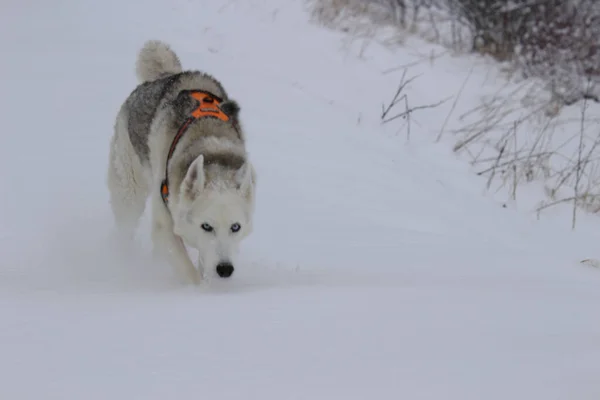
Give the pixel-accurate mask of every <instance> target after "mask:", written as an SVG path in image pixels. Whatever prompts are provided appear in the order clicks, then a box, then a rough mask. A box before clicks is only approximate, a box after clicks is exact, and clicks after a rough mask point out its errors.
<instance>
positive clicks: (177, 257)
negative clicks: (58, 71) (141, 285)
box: [107, 44, 256, 284]
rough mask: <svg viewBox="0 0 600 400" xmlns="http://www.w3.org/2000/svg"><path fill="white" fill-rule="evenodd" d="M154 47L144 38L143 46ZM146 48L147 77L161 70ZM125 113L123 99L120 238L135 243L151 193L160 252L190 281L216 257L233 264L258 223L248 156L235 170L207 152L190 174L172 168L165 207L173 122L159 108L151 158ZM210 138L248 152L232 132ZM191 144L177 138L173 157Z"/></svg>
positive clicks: (116, 153)
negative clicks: (211, 160)
mask: <svg viewBox="0 0 600 400" xmlns="http://www.w3.org/2000/svg"><path fill="white" fill-rule="evenodd" d="M150 47H151V46H150ZM150 47H148V46H145V47H144V49H147V48H150ZM157 49H158V50H157ZM161 49H162V50H161ZM163 50H164V47H162V46H161V45H156V44H155V45H154V50H153V51H154V54H155V56H156V55H157V54H159V53H161V52H162V51H163ZM148 51H149V50H148ZM169 51H170V50H169ZM147 56H148V53H147V52H146V53H145V50H142V51H141V52H140V59H139V60H138V66H139V65H142V66H144V65H145V67H143V68H141V78H143V79H148V78H152V77H153V76H155V75H156V73H159V72H160V73H162V72H161V71H159V70H154V69H152V68H148V65H153V62H152V60H150V61H148V60H145V57H147ZM161 57H162V56H161ZM175 57H176V56H175ZM159 58H160V57H159ZM162 59H164V57H163V58H161V60H162ZM178 62H179V61H178V60H177V63H178ZM163 67H164V65H163ZM167 67H168V66H167ZM163 72H164V71H163ZM127 117H128V116H127V108H126V107H125V105H124V106H123V107H121V109H120V111H119V113H118V115H117V119H116V123H115V127H114V128H115V130H114V135H113V137H112V140H111V143H110V154H109V167H108V174H107V185H108V189H109V191H110V202H111V207H112V211H113V214H114V217H115V221H116V225H117V228H118V231H119V241H120V242H121V244H122V245H123V246H124V247H126V248H127V247H128V246H129V244H130V241H131V240H132V239H133V237H134V232H135V230H136V228H137V225H138V222H139V219H140V217H141V216H142V214H143V212H144V208H145V203H146V200H147V198H148V197H150V199H151V204H152V207H151V212H152V235H151V236H152V242H153V245H154V254H155V255H156V256H160V257H163V256H166V258H167V260H168V262H169V263H170V264H171V265H172V266H173V267H174V268H175V271H176V272H177V273H178V275H179V276H180V277H181V278H182V279H183V280H185V281H186V282H193V283H196V284H197V283H200V282H201V281H202V279H203V277H205V276H208V275H207V274H209V273H210V274H211V275H212V274H213V273H214V271H215V269H216V266H217V264H219V263H223V262H228V263H232V264H233V261H234V260H233V259H234V257H235V255H236V252H237V250H238V247H239V243H240V241H241V240H242V239H243V238H245V237H246V236H247V235H248V234H250V232H251V231H252V215H253V212H254V190H255V189H254V187H255V184H256V173H255V171H254V168H253V166H252V164H251V163H250V162H249V161H248V160H247V159H246V163H245V164H244V165H243V166H242V167H241V168H240V169H239V170H237V171H231V170H226V169H219V167H218V166H210V167H206V166H204V162H203V161H204V158H203V156H202V155H200V156H198V157H197V158H196V160H195V161H194V162H193V163H192V165H191V166H190V167H189V168H188V170H187V172H186V173H185V175H184V176H177V175H176V174H175V173H173V176H170V177H169V179H170V181H172V182H173V185H171V187H170V196H169V202H168V207H167V206H166V205H165V203H164V202H163V200H162V197H161V196H160V184H161V182H162V180H163V179H164V168H165V163H166V157H167V152H168V148H169V147H170V145H171V142H170V140H169V139H168V138H169V137H173V135H172V134H171V135H169V134H168V133H169V132H167V131H166V129H169V128H168V126H169V123H168V122H169V112H168V110H165V109H159V111H158V112H157V115H156V116H155V118H154V120H153V122H152V125H151V127H150V134H149V137H148V147H149V149H150V160H149V165H148V166H147V165H145V164H143V163H141V162H140V160H139V157H138V155H137V154H136V152H135V150H134V148H133V146H132V144H131V142H130V139H129V132H128V128H127V121H128V119H127ZM205 140H206V145H207V147H206V148H207V149H209V150H216V149H226V150H228V151H233V150H236V151H238V152H239V153H242V154H243V153H244V149H243V144H235V143H233V142H231V141H230V140H228V139H226V138H221V139H219V138H217V137H208V138H207V139H205ZM236 146H237V149H236ZM186 149H187V147H186V146H184V145H182V146H178V148H177V150H176V151H175V153H174V154H173V158H172V161H171V164H173V162H175V161H177V159H183V158H182V157H183V156H185V155H186V151H187V150H186ZM207 168H209V169H207ZM194 169H196V170H195V171H194ZM174 172H176V171H174ZM207 176H208V177H209V178H210V179H207ZM177 182H179V185H177ZM204 223H207V224H210V226H211V227H212V228H213V231H212V232H206V231H205V230H204V229H202V224H204ZM236 223H237V224H239V225H240V226H241V229H240V230H239V232H232V231H231V227H232V225H233V224H236ZM185 244H187V245H188V246H190V247H194V248H196V249H198V251H199V259H198V267H197V268H196V267H195V266H194V264H193V262H192V261H191V260H190V257H189V255H188V252H187V249H186V247H185Z"/></svg>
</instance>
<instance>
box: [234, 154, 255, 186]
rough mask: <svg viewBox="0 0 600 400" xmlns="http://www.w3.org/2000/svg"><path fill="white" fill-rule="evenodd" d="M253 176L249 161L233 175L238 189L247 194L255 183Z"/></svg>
mask: <svg viewBox="0 0 600 400" xmlns="http://www.w3.org/2000/svg"><path fill="white" fill-rule="evenodd" d="M255 175H256V174H255V172H254V168H253V167H252V164H250V162H249V161H246V162H245V163H244V164H243V165H242V166H241V167H240V169H238V170H237V171H236V173H235V180H236V182H237V184H238V188H239V189H240V190H241V191H242V192H247V191H248V190H249V189H250V188H251V186H252V185H254V183H255V181H256V178H255Z"/></svg>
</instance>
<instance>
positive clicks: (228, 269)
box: [217, 262, 233, 278]
mask: <svg viewBox="0 0 600 400" xmlns="http://www.w3.org/2000/svg"><path fill="white" fill-rule="evenodd" d="M217 274H219V276H220V277H221V278H229V277H230V276H231V274H233V265H232V264H231V263H228V262H223V263H219V264H218V265H217Z"/></svg>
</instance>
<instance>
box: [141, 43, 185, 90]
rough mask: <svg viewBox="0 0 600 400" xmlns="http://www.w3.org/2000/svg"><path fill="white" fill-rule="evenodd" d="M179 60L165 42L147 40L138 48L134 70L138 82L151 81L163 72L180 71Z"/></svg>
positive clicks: (175, 72)
mask: <svg viewBox="0 0 600 400" xmlns="http://www.w3.org/2000/svg"><path fill="white" fill-rule="evenodd" d="M181 70H182V68H181V62H180V61H179V58H178V57H177V55H176V54H175V52H173V51H172V50H171V47H170V46H169V45H167V44H166V43H163V42H161V41H158V40H149V41H147V42H146V43H145V44H144V47H142V49H141V50H140V52H139V54H138V58H137V62H136V65H135V72H136V75H137V78H138V80H139V81H140V82H147V81H153V80H155V79H158V78H159V77H160V76H161V75H163V74H177V73H179V72H181Z"/></svg>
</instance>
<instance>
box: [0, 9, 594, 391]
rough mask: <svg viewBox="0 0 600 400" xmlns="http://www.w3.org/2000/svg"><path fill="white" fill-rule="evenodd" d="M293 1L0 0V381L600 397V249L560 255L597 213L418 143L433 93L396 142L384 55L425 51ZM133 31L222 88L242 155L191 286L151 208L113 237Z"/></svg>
mask: <svg viewBox="0 0 600 400" xmlns="http://www.w3.org/2000/svg"><path fill="white" fill-rule="evenodd" d="M307 18H308V17H307V14H306V13H305V12H304V11H303V7H302V4H301V3H300V2H298V1H288V2H281V1H280V0H230V1H223V2H219V1H213V2H208V1H185V0H171V1H169V2H166V1H158V0H146V1H143V2H142V1H137V2H129V3H125V2H117V1H114V0H105V1H101V2H99V1H92V0H84V1H81V0H79V1H61V2H42V1H40V0H38V1H35V2H34V1H21V2H18V1H16V0H10V1H8V2H4V3H3V5H2V10H1V12H0V43H1V45H2V48H3V57H2V62H1V63H0V71H1V72H2V78H0V93H1V94H2V95H1V96H0V109H1V110H2V125H1V127H2V133H1V134H0V171H1V174H2V175H1V177H2V184H3V187H4V193H3V196H2V197H1V200H0V204H1V207H0V213H1V214H0V218H1V220H0V221H1V231H0V251H1V253H2V256H3V257H2V262H1V263H0V399H11V400H21V399H36V400H37V399H86V400H92V399H127V400H131V399H145V400H146V399H192V398H194V399H198V398H203V399H311V400H313V399H344V400H349V399H435V400H441V399H453V400H454V399H456V400H471V399H472V400H480V399H486V400H493V399H498V400H500V399H502V400H505V399H511V400H517V399H519V400H520V399H523V400H525V399H526V400H532V399H540V400H541V399H543V400H559V399H560V400H567V399H568V400H572V399H577V400H597V399H599V398H600V270H598V269H596V268H594V267H590V266H587V265H584V264H580V263H579V262H580V261H581V260H582V259H584V258H588V257H598V253H599V252H600V249H599V245H598V243H600V229H599V228H600V225H599V224H598V221H597V220H595V219H591V218H589V219H587V220H586V219H583V218H584V217H581V218H582V219H583V220H582V221H581V224H580V229H578V230H577V231H576V232H570V231H569V230H568V229H566V227H565V225H564V224H563V223H562V222H558V221H555V220H553V219H542V220H541V221H536V220H535V219H534V218H533V217H532V216H530V215H529V214H527V213H524V212H523V211H519V210H515V209H513V208H503V207H502V204H500V203H499V202H497V201H494V199H492V198H490V197H489V196H487V195H484V194H483V193H482V188H483V186H484V185H483V184H482V182H484V180H482V179H483V178H478V177H476V176H475V175H474V174H473V173H472V171H471V170H470V169H469V166H468V165H467V164H466V163H464V161H461V160H459V159H456V158H455V157H454V156H453V155H452V153H451V148H450V146H448V143H447V141H445V140H443V141H442V142H441V143H440V144H437V145H433V144H432V137H435V135H437V133H438V132H439V130H440V127H441V126H442V124H443V123H444V120H445V118H446V116H447V115H448V111H449V107H451V102H450V103H447V104H444V105H443V106H441V107H440V108H438V109H429V110H422V112H421V113H419V114H417V113H415V114H414V117H413V119H412V121H411V135H410V140H409V141H408V142H407V138H406V132H405V129H403V128H402V129H403V130H402V133H398V132H397V131H396V130H395V129H396V128H398V130H399V129H400V127H401V125H396V128H394V127H393V125H391V124H387V125H385V126H381V124H380V121H379V116H380V112H381V108H380V107H381V103H382V102H383V101H386V100H388V101H389V98H390V96H392V95H393V91H394V89H395V86H396V85H397V83H398V80H399V76H398V75H394V74H382V73H381V72H382V71H383V70H386V69H389V68H391V67H394V66H396V65H402V64H409V63H415V62H416V61H418V60H421V61H422V60H423V55H428V54H431V51H441V50H440V49H437V48H436V47H434V46H432V45H429V44H426V43H423V42H421V41H418V40H416V39H410V40H407V43H406V45H405V47H404V50H400V51H398V50H397V51H396V52H391V51H389V50H386V49H385V48H384V47H383V46H381V45H378V44H377V43H372V44H371V45H369V46H368V47H367V48H366V49H364V50H365V51H364V52H363V54H362V56H359V53H360V52H361V50H360V43H359V44H354V45H350V46H345V45H344V40H343V36H342V35H340V34H337V33H333V32H329V31H326V30H323V29H321V28H318V27H316V26H313V25H310V24H309V23H308V21H307ZM151 38H158V39H162V40H165V41H167V42H169V43H170V44H172V46H173V48H174V49H175V51H176V52H177V53H178V54H179V56H180V58H181V59H182V62H183V64H184V67H186V68H200V69H203V70H206V71H208V72H209V73H212V74H214V75H216V76H217V77H218V78H220V79H221V80H222V82H223V83H224V84H225V85H226V87H227V89H228V91H229V93H230V94H231V95H232V96H233V97H235V98H237V99H238V100H239V102H240V103H241V105H242V118H243V122H244V125H245V127H246V129H247V132H248V137H249V150H250V152H251V155H252V157H253V160H254V162H255V164H256V168H257V172H258V174H259V188H258V199H257V202H258V203H257V214H256V227H255V232H254V234H253V235H252V236H251V237H250V238H249V239H248V240H247V241H246V242H245V243H244V246H243V249H242V254H241V264H238V268H237V269H236V274H235V275H234V277H233V278H232V279H230V280H223V281H215V282H212V284H211V286H210V287H203V288H190V287H180V286H178V285H177V284H176V283H175V282H174V279H173V276H172V272H171V270H170V269H169V267H168V266H166V265H160V264H157V263H155V262H153V261H152V260H151V256H150V244H149V235H148V233H147V228H148V225H149V224H148V218H146V219H145V220H144V222H143V224H142V226H141V229H140V235H139V249H138V251H137V252H136V254H135V255H134V256H133V257H132V258H131V259H120V258H118V257H117V256H116V253H115V251H114V249H113V247H112V244H111V241H110V237H111V236H110V234H111V229H112V227H113V223H112V216H111V214H110V210H109V206H108V193H107V191H106V188H105V185H104V179H105V170H106V160H107V151H108V141H109V138H110V135H111V134H112V125H113V122H114V116H115V113H116V111H117V109H118V107H119V106H120V104H121V102H122V101H123V100H124V99H125V97H126V96H127V95H128V94H129V92H130V91H131V90H132V89H133V88H134V86H135V84H136V81H135V76H134V72H133V71H134V62H135V57H136V54H137V51H138V50H139V48H140V46H141V45H142V44H143V42H144V41H145V40H147V39H151ZM425 59H426V57H425ZM472 63H473V60H471V59H467V58H458V57H457V58H452V57H450V56H444V57H443V58H442V59H438V60H437V61H436V62H433V63H427V62H425V63H421V64H420V65H421V67H417V70H416V72H418V73H422V74H423V75H422V77H421V78H419V81H418V82H419V85H420V86H413V87H412V88H411V89H410V90H411V91H410V93H411V94H410V96H411V102H412V101H414V103H413V104H414V105H418V104H426V103H428V102H430V100H431V99H433V98H436V99H439V100H441V99H443V98H445V97H447V96H452V95H454V94H456V93H457V92H458V91H459V90H460V87H461V84H462V82H463V81H464V77H465V76H466V74H467V73H468V71H469V69H470V68H471V65H472ZM418 68H420V70H419V69H418ZM484 78H485V82H486V85H487V89H485V88H483V89H482V90H491V89H490V87H491V86H490V85H494V84H495V85H497V87H501V86H502V85H503V83H502V82H501V81H498V82H496V83H494V82H491V81H490V79H489V78H487V77H483V76H482V77H481V79H484ZM482 86H483V85H482ZM475 92H476V91H475V90H471V91H470V92H469V90H467V91H465V93H464V94H463V96H462V98H461V102H467V103H468V102H469V98H470V99H471V100H470V101H471V104H466V105H459V107H465V109H468V108H469V107H471V108H472V106H473V105H474V104H475V102H476V101H478V98H477V96H475ZM470 93H471V94H470ZM469 96H470V97H469ZM461 104H462V103H461Z"/></svg>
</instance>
